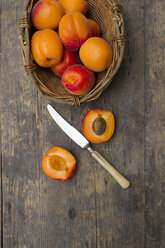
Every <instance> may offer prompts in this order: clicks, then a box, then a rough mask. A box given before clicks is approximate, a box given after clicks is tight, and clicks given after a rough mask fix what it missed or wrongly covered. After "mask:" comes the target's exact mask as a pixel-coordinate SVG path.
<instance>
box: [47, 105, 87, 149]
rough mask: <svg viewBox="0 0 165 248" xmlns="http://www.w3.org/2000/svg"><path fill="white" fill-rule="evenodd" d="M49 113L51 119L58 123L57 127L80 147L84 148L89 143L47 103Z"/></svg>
mask: <svg viewBox="0 0 165 248" xmlns="http://www.w3.org/2000/svg"><path fill="white" fill-rule="evenodd" d="M47 109H48V111H49V114H50V115H51V117H52V118H53V120H54V121H55V122H56V123H57V124H58V125H59V127H60V128H61V129H62V130H63V131H64V132H65V133H66V134H67V135H68V136H69V138H71V139H72V140H73V141H74V142H75V143H76V144H77V145H79V146H80V147H82V148H86V147H87V146H88V145H89V141H88V140H87V139H86V138H85V137H84V136H83V135H82V134H81V133H80V132H79V131H77V129H76V128H74V127H73V126H72V125H70V124H69V123H68V122H67V121H66V120H65V119H64V118H63V117H61V115H59V113H57V111H56V110H55V109H54V108H53V107H52V106H51V105H49V104H48V105H47Z"/></svg>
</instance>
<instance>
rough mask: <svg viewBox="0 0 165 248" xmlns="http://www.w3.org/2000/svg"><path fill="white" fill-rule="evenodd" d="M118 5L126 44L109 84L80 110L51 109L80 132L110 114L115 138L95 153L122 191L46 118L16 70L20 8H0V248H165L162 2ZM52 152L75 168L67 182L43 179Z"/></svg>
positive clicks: (41, 101) (19, 5)
mask: <svg viewBox="0 0 165 248" xmlns="http://www.w3.org/2000/svg"><path fill="white" fill-rule="evenodd" d="M122 3H123V5H124V6H123V7H124V17H125V24H126V33H127V37H128V40H127V44H126V50H125V56H124V61H123V64H122V66H121V69H120V71H119V73H118V74H117V75H116V77H115V79H114V81H113V83H112V84H111V85H110V86H109V87H108V89H107V90H106V91H105V92H104V93H103V95H102V96H101V97H100V98H99V100H97V101H95V102H91V103H88V104H84V105H83V106H81V107H80V108H79V107H75V108H74V107H70V106H67V105H59V104H53V106H54V107H55V108H56V109H57V111H59V112H60V113H61V114H62V115H63V116H64V117H65V118H66V119H67V120H68V121H70V122H71V123H72V124H73V125H74V126H75V127H76V128H78V129H79V130H80V131H82V120H83V118H84V116H85V114H86V112H87V111H88V110H89V109H91V108H104V109H110V110H112V111H113V112H114V114H115V118H116V131H115V135H114V136H113V138H112V139H111V140H110V141H108V142H107V143H104V144H98V145H93V147H94V148H95V149H97V150H98V151H99V152H100V153H102V155H104V156H105V158H107V159H108V160H109V161H110V162H111V163H112V164H113V165H114V166H115V167H116V168H117V169H119V171H121V172H122V173H123V174H124V175H125V176H127V177H128V178H129V179H130V180H131V183H132V186H131V188H130V189H128V190H126V191H123V190H122V189H121V188H120V186H119V185H118V184H117V183H116V182H115V181H114V180H113V179H112V178H111V176H110V175H108V173H107V172H106V171H105V170H104V169H103V168H101V167H100V166H99V165H98V164H97V163H96V162H95V161H94V160H93V159H92V158H91V157H90V155H89V154H88V153H87V151H84V150H81V148H79V147H78V146H77V145H76V144H74V143H73V142H71V141H70V140H69V138H68V137H66V136H65V134H64V133H63V132H62V131H61V130H60V128H58V127H57V126H56V124H55V123H54V122H53V120H52V119H51V117H50V116H49V114H48V112H47V110H46V103H48V101H47V100H45V99H43V97H42V96H41V95H40V94H38V93H37V92H36V90H35V88H34V86H33V85H32V84H31V82H30V81H29V80H28V79H27V76H26V75H25V72H24V68H23V65H22V58H21V52H20V47H19V39H18V36H17V35H16V34H17V31H18V29H17V24H18V19H19V18H20V17H21V16H22V9H23V4H24V3H23V2H22V1H20V0H19V1H15V2H13V1H11V0H9V1H5V0H2V16H1V19H2V22H1V28H2V30H1V33H2V34H3V35H2V36H1V42H2V44H1V46H2V49H1V51H2V58H1V61H2V65H1V74H2V75H1V76H2V86H1V88H2V89H3V93H2V91H1V112H2V118H1V131H2V132H1V133H2V151H1V153H2V164H1V166H2V171H3V174H2V176H3V185H2V186H3V195H2V197H3V206H2V207H3V222H2V219H1V223H2V224H3V247H7V248H12V247H13V248H15V247H18V248H19V247H20V248H25V247H37V248H38V247H39V248H45V247H47V248H49V247H50V248H51V247H55V248H56V247H58V248H63V247H65V248H79V247H80V248H81V247H82V248H84V247H86V248H94V247H97V248H113V247H114V248H120V247H122V248H132V247H137V248H139V247H140V248H142V247H148V248H151V247H159V248H161V247H163V246H164V237H165V230H164V226H163V225H164V222H163V220H164V218H165V216H164V206H165V203H164V200H165V196H164V167H163V162H164V158H165V156H164V149H165V144H164V137H165V129H164V122H165V116H164V92H165V88H164V84H163V80H164V67H165V64H164V61H165V60H164V52H163V51H164V50H163V49H164V33H165V32H164V30H163V25H162V24H163V23H164V12H163V9H164V2H163V1H162V0H158V1H155V2H153V1H146V2H145V5H144V6H143V4H144V1H143V0H140V1H132V2H130V1H127V0H126V1H122ZM144 11H145V15H144ZM9 13H10V18H8V16H9ZM144 124H145V127H144ZM52 146H61V147H64V148H66V149H67V150H69V151H70V152H72V154H73V155H74V156H75V157H76V159H77V171H76V174H75V176H74V177H73V178H72V179H71V180H69V181H68V182H57V181H53V180H52V179H49V178H48V177H46V176H45V174H44V173H43V172H42V170H41V160H42V157H43V155H44V154H45V153H46V152H47V150H48V149H49V148H51V147H52ZM0 172H1V171H0ZM0 179H1V178H0ZM145 180H146V181H145ZM0 185H1V184H0ZM145 191H146V193H145ZM145 204H146V206H145ZM1 244H2V243H1Z"/></svg>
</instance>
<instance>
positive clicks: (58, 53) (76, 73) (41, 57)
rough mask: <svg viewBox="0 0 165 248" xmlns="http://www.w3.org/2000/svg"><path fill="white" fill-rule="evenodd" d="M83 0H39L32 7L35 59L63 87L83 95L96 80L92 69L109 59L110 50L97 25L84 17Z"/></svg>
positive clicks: (102, 67)
mask: <svg viewBox="0 0 165 248" xmlns="http://www.w3.org/2000/svg"><path fill="white" fill-rule="evenodd" d="M87 10H88V4H87V2H86V1H85V0H59V1H56V0H39V1H38V2H37V3H36V4H35V5H34V7H33V9H32V15H31V18H32V23H33V25H34V27H35V28H36V29H38V30H39V31H36V32H35V33H34V34H33V36H32V40H31V51H32V55H33V58H34V60H35V61H36V63H37V64H38V65H40V66H42V67H50V68H52V71H53V72H54V73H55V74H56V75H57V76H59V77H61V78H62V79H61V81H62V83H63V85H64V87H65V89H66V90H67V91H68V92H70V93H72V94H74V95H83V94H85V93H87V92H88V91H90V90H91V89H92V88H93V86H94V84H95V74H94V72H101V71H104V70H105V69H106V68H108V67H109V66H110V64H111V62H112V50H111V48H110V46H109V44H108V43H107V42H106V41H105V40H104V39H102V38H100V37H99V35H100V27H99V25H98V24H97V23H96V22H95V21H94V20H91V19H88V18H86V16H85V15H86V14H87Z"/></svg>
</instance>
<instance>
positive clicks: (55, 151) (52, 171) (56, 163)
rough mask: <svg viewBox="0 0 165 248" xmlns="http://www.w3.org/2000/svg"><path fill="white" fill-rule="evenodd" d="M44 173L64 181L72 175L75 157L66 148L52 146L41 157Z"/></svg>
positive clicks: (74, 167)
mask: <svg viewBox="0 0 165 248" xmlns="http://www.w3.org/2000/svg"><path fill="white" fill-rule="evenodd" d="M42 169H43V171H44V173H45V174H46V175H47V176H48V177H50V178H52V179H55V180H60V181H66V180H68V179H69V178H70V177H72V176H73V174H74V172H75V169H76V159H75V158H74V156H73V155H72V154H71V153H70V152H69V151H67V150H65V149H64V148H61V147H53V148H51V149H50V150H48V152H47V153H46V155H45V156H44V157H43V159H42Z"/></svg>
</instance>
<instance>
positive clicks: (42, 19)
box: [31, 0, 64, 29]
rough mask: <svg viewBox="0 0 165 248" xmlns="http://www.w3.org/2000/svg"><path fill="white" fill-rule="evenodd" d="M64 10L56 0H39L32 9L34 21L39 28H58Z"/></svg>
mask: <svg viewBox="0 0 165 248" xmlns="http://www.w3.org/2000/svg"><path fill="white" fill-rule="evenodd" d="M63 15H64V10H63V7H62V6H61V4H60V3H59V2H57V1H55V0H39V1H38V2H37V3H36V4H35V5H34V7H33V9H32V15H31V18H32V23H33V25H34V26H35V27H36V28H37V29H45V28H52V29H56V28H57V26H58V24H59V22H60V19H61V17H62V16H63Z"/></svg>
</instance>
